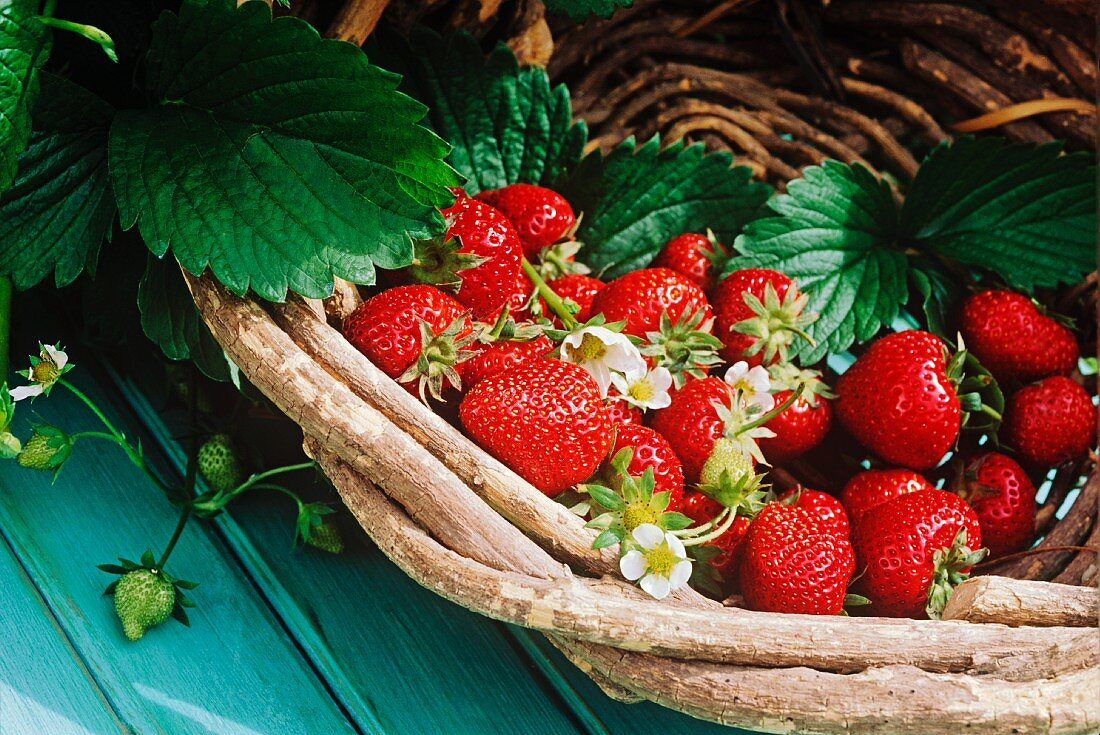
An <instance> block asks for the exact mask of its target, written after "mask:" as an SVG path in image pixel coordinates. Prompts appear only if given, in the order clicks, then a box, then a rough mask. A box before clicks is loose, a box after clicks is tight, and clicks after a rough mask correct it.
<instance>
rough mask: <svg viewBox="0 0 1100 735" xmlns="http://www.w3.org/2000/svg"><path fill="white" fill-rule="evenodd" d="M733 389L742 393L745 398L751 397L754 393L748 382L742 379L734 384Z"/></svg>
mask: <svg viewBox="0 0 1100 735" xmlns="http://www.w3.org/2000/svg"><path fill="white" fill-rule="evenodd" d="M733 389H734V390H739V391H741V392H743V393H744V394H745V395H746V396H752V395H753V394H755V393H756V390H755V389H754V388H753V387H752V386H751V385H749V381H747V380H745V379H744V378H741V379H740V380H738V381H737V382H736V383H734V384H733Z"/></svg>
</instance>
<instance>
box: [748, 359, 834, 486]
mask: <svg viewBox="0 0 1100 735" xmlns="http://www.w3.org/2000/svg"><path fill="white" fill-rule="evenodd" d="M768 372H770V373H771V377H772V389H773V390H776V389H777V388H778V390H776V392H775V393H773V395H774V397H775V405H777V406H778V405H780V404H782V403H783V402H784V401H786V400H787V399H788V398H790V396H791V394H792V393H793V392H794V391H795V390H797V389H798V386H799V385H804V386H805V388H804V389H803V391H802V395H801V396H799V397H798V398H797V399H796V400H795V402H794V403H792V404H791V405H790V406H788V407H787V408H786V409H784V410H783V412H782V413H780V414H779V415H778V416H776V417H775V418H773V419H772V420H771V421H769V422H768V423H766V424H764V426H766V427H767V428H769V429H771V430H772V431H773V432H775V436H773V437H766V438H764V439H761V440H760V451H761V452H763V453H764V456H765V457H767V458H768V461H769V462H772V463H774V464H782V463H784V462H788V461H790V460H792V459H795V458H796V457H798V456H800V455H802V454H805V453H806V452H808V451H810V450H811V449H813V448H814V447H816V446H817V445H818V444H820V443H821V442H822V440H823V439H824V438H825V435H826V434H828V433H829V427H830V426H831V425H832V423H833V406H832V399H833V398H834V395H833V392H832V391H830V390H829V386H827V385H825V382H824V381H823V380H822V379H821V373H819V372H817V371H816V370H799V369H798V368H797V367H796V366H794V365H792V364H791V363H780V364H777V365H772V366H771V368H769V370H768Z"/></svg>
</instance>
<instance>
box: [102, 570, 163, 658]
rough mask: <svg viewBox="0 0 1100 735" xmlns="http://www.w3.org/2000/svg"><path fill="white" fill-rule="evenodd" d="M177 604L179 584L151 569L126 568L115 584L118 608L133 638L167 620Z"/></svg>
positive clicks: (127, 631) (124, 624)
mask: <svg viewBox="0 0 1100 735" xmlns="http://www.w3.org/2000/svg"><path fill="white" fill-rule="evenodd" d="M175 604H176V588H175V587H173V586H172V583H171V582H169V581H168V580H167V579H165V578H164V575H162V574H159V573H157V572H153V571H150V570H148V569H135V570H134V571H132V572H127V573H126V574H124V575H122V578H121V579H119V581H118V586H116V587H115V612H117V613H118V619H119V620H120V621H121V622H122V632H123V633H125V634H126V637H127V638H129V639H130V640H132V641H136V640H138V639H139V638H141V637H142V636H143V635H145V631H147V630H149V628H152V627H153V626H156V625H160V624H161V623H163V622H164V621H165V620H167V619H168V616H169V615H171V614H172V608H173V607H174V606H175Z"/></svg>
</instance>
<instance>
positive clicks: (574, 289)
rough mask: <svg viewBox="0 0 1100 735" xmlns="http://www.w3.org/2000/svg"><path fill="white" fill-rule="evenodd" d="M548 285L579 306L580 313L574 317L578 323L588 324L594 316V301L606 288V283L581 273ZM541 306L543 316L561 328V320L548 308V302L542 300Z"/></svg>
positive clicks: (557, 279) (561, 278) (566, 276)
mask: <svg viewBox="0 0 1100 735" xmlns="http://www.w3.org/2000/svg"><path fill="white" fill-rule="evenodd" d="M546 285H547V286H549V287H550V289H551V290H552V291H553V292H554V293H556V294H557V295H558V296H560V297H561V298H562V299H570V300H571V301H573V302H574V303H575V304H576V305H577V306H579V307H580V311H578V312H577V313H576V314H575V315H574V316H576V318H577V321H578V322H586V321H588V318H589V317H590V316H591V315H592V301H593V299H595V298H596V294H598V293H599V292H600V289H602V288H603V287H604V282H603V281H601V280H600V279H598V278H593V277H592V276H586V275H584V274H581V273H569V274H567V275H564V276H560V277H558V278H555V279H554V280H552V281H550V282H549V283H547V284H546ZM539 304H540V305H541V308H542V313H543V315H545V316H549V317H550V319H551V321H553V322H554V324H555V325H557V326H558V327H559V328H560V327H561V320H560V319H558V317H557V315H556V314H554V313H553V312H551V311H550V309H549V308H547V306H546V302H545V301H543V300H542V299H541V298H540V299H539Z"/></svg>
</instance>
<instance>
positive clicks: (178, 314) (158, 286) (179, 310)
mask: <svg viewBox="0 0 1100 735" xmlns="http://www.w3.org/2000/svg"><path fill="white" fill-rule="evenodd" d="M137 300H138V309H139V310H140V311H141V328H142V329H143V330H144V331H145V335H146V336H147V337H148V338H149V339H151V340H152V341H153V342H155V343H156V344H157V345H158V346H159V347H160V349H161V351H163V352H164V355H165V357H167V358H168V359H169V360H193V361H194V362H195V365H196V367H198V368H199V370H201V371H202V372H203V373H204V374H205V375H206V376H207V377H210V378H213V379H214V380H221V381H227V380H229V378H230V367H229V359H228V358H227V357H226V356H225V352H224V351H223V350H222V348H221V345H219V344H218V342H217V340H215V339H214V335H212V334H210V330H209V329H208V328H207V326H206V324H205V323H204V322H203V320H202V317H201V316H200V315H199V310H198V309H197V308H195V302H194V301H193V300H192V299H191V292H190V291H188V290H187V284H185V283H184V281H183V275H182V274H181V273H180V269H179V265H178V264H177V263H176V259H175V258H172V257H166V258H164V259H160V258H157V257H155V256H154V255H152V254H150V255H149V256H148V262H147V263H146V266H145V275H143V276H142V277H141V283H140V284H138V292H137Z"/></svg>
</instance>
